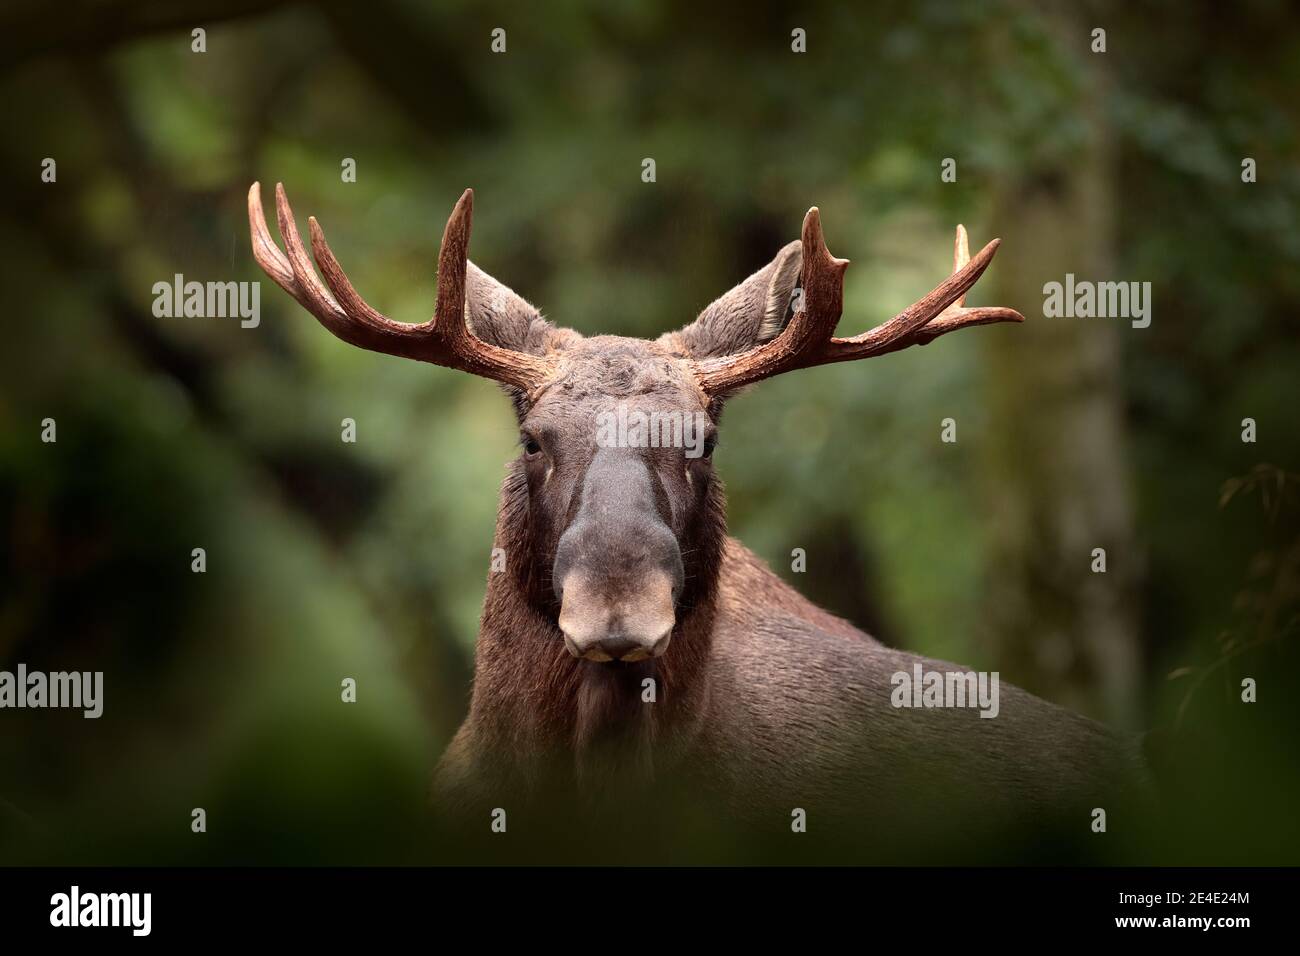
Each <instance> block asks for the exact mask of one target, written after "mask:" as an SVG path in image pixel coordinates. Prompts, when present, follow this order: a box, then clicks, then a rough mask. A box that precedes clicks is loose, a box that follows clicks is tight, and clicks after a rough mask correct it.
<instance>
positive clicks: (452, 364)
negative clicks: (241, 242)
mask: <svg viewBox="0 0 1300 956" xmlns="http://www.w3.org/2000/svg"><path fill="white" fill-rule="evenodd" d="M275 206H276V218H277V219H278V221H279V225H280V236H281V238H283V239H284V245H285V249H286V250H287V252H288V256H287V257H286V255H285V254H284V253H283V252H281V251H280V249H279V248H278V247H277V246H276V244H275V241H274V240H273V239H272V238H271V234H270V232H268V230H267V228H266V217H265V215H264V214H263V212H262V186H261V183H253V185H252V186H251V187H250V188H249V190H248V225H249V229H250V230H251V232H252V239H253V258H255V259H256V260H257V264H258V265H260V266H261V267H262V269H263V271H265V272H266V274H267V275H268V276H270V277H271V278H272V279H273V280H274V281H275V283H276V284H277V285H279V286H280V288H282V289H284V291H285V292H288V293H289V294H290V295H291V296H293V297H294V298H295V299H297V300H298V302H299V304H300V305H302V306H303V308H305V309H306V310H307V311H308V312H310V313H311V314H312V315H314V316H316V318H317V319H319V320H320V323H321V325H323V326H325V328H327V329H329V330H330V331H331V332H333V333H334V334H335V335H337V336H338V337H339V338H341V339H342V340H343V341H345V342H348V343H350V344H352V345H357V346H360V347H361V348H363V349H369V350H370V351H372V352H383V353H385V354H388V355H400V356H402V357H404V358H412V359H417V360H418V361H421V362H429V363H431V364H433V365H443V366H446V367H447V368H455V369H460V370H461V371H462V372H469V373H470V374H471V375H478V376H481V377H483V378H490V379H492V380H494V381H497V382H501V383H503V384H505V385H512V386H514V387H515V388H519V389H522V390H524V391H526V392H528V391H532V390H534V389H536V388H538V387H539V386H541V385H542V384H543V383H545V382H546V380H547V379H548V378H549V377H550V376H551V374H552V372H553V368H554V366H553V364H552V362H551V361H550V360H548V359H545V358H540V357H538V356H535V355H528V354H525V353H523V352H515V351H513V350H511V349H503V348H501V347H499V346H496V345H492V344H490V343H487V342H484V341H483V340H482V339H480V338H479V337H478V336H476V335H475V334H474V333H473V332H472V331H471V330H470V328H469V326H468V324H467V323H466V321H465V271H466V269H467V262H468V258H467V256H468V252H469V231H470V220H471V218H472V212H473V206H474V191H473V190H472V189H467V190H465V192H464V194H463V195H462V196H461V197H460V200H459V201H458V202H457V203H456V207H455V208H454V209H453V210H452V211H451V217H450V218H449V219H448V220H447V227H446V229H444V230H443V233H442V248H441V249H440V250H439V252H438V301H437V305H436V307H435V309H434V316H433V318H432V319H430V320H429V321H428V322H425V323H422V324H420V325H407V324H406V323H403V322H394V321H393V320H392V319H390V318H388V317H387V316H385V315H382V314H381V313H379V312H376V311H375V310H374V309H372V308H371V307H370V306H369V305H368V304H367V303H366V302H365V300H364V299H362V298H361V296H359V295H358V294H357V291H356V290H355V289H354V288H352V283H351V282H349V281H348V277H347V275H346V274H344V272H343V267H342V266H340V265H339V263H338V260H337V259H335V258H334V253H333V252H332V251H331V250H330V247H329V244H328V243H327V242H326V241H325V233H323V232H322V231H321V228H320V226H319V225H318V224H317V223H316V219H315V218H314V217H310V218H308V220H307V222H308V225H309V226H310V228H311V248H312V252H313V253H315V255H316V262H317V263H318V264H319V265H320V270H321V273H322V274H323V275H324V276H325V283H324V284H323V285H322V283H321V280H320V277H319V276H317V274H316V270H315V269H314V268H313V267H312V264H311V260H310V259H309V258H308V257H307V250H306V249H305V248H303V244H302V239H301V238H300V237H299V235H298V226H297V224H296V223H295V222H294V218H293V210H292V209H290V208H289V200H288V199H287V198H286V197H285V194H284V186H283V185H282V184H280V183H276V186H275ZM326 286H328V288H326Z"/></svg>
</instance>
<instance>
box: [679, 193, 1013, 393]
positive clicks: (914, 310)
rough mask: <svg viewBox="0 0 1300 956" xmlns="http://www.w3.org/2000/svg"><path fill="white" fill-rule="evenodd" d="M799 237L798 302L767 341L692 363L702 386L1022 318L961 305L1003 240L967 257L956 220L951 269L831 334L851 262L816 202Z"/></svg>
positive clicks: (729, 387)
mask: <svg viewBox="0 0 1300 956" xmlns="http://www.w3.org/2000/svg"><path fill="white" fill-rule="evenodd" d="M802 241H803V309H802V310H801V311H799V312H797V313H795V316H794V318H792V319H791V320H790V323H789V324H788V325H787V326H786V327H785V329H784V330H783V331H782V332H781V334H780V335H778V336H777V337H776V338H774V339H772V340H771V341H770V342H766V343H764V344H763V345H760V346H758V347H757V348H754V349H750V350H749V351H748V352H742V353H740V354H739V355H729V356H725V357H722V358H711V359H701V360H699V361H696V362H694V363H693V368H694V372H695V376H696V378H697V379H698V380H699V383H700V387H701V388H703V389H704V391H705V392H706V393H708V394H710V395H720V394H724V393H726V392H731V391H734V390H735V389H738V388H740V387H742V386H744V385H749V384H751V383H753V382H759V381H762V380H763V379H765V378H771V377H772V376H773V375H780V374H781V373H782V372H789V371H793V370H794V369H799V368H810V367H812V366H814V365H829V364H830V363H832V362H851V361H855V360H857V359H864V358H872V357H873V356H876V355H884V354H886V353H888V352H896V351H898V350H899V349H905V348H908V347H909V346H912V345H925V344H926V343H927V342H930V341H932V340H933V339H936V338H938V337H939V336H941V335H946V334H947V333H949V332H954V331H956V330H957V329H962V328H966V327H967V326H970V325H989V324H992V323H994V322H1023V321H1024V320H1025V317H1024V316H1023V315H1021V314H1020V313H1019V312H1017V311H1016V310H1015V309H1007V308H1003V307H1001V306H991V307H987V308H973V309H968V308H966V307H965V301H966V293H967V292H969V291H970V288H971V286H973V285H974V284H975V283H976V282H977V281H978V280H979V277H980V276H981V275H983V273H984V270H985V269H987V268H988V264H989V263H990V262H991V261H992V260H993V254H994V253H996V252H997V250H998V245H999V243H1000V242H1001V240H1000V239H994V240H993V241H992V242H990V243H989V244H988V245H987V246H985V247H984V248H983V249H981V250H980V251H979V254H978V255H977V256H975V258H974V259H972V258H971V257H970V249H969V247H968V245H967V239H966V229H965V227H964V226H958V227H957V239H956V242H955V244H954V247H953V272H952V275H951V276H949V277H948V278H947V279H945V280H944V281H943V282H942V283H940V284H939V285H938V286H937V287H936V288H935V289H934V290H933V291H932V292H930V293H929V294H928V295H927V296H925V297H924V298H923V299H921V300H919V301H918V302H915V303H913V304H912V305H910V306H908V307H907V308H906V309H904V310H903V311H902V312H900V313H898V315H896V316H894V317H893V318H892V319H890V320H889V321H888V322H885V323H883V324H881V325H878V326H876V327H875V328H874V329H872V330H871V331H869V332H863V333H862V334H861V335H855V336H853V337H852V338H847V339H841V338H836V337H835V326H836V325H837V324H838V323H839V320H840V313H841V312H842V311H843V308H844V270H845V269H846V268H847V267H848V264H849V261H848V260H847V259H837V258H836V257H835V256H832V255H831V254H830V251H829V250H828V249H827V248H826V241H825V239H824V238H823V237H822V226H821V214H820V213H819V212H818V210H817V207H816V206H814V207H813V208H812V209H809V210H808V215H806V216H805V217H804V220H803V237H802Z"/></svg>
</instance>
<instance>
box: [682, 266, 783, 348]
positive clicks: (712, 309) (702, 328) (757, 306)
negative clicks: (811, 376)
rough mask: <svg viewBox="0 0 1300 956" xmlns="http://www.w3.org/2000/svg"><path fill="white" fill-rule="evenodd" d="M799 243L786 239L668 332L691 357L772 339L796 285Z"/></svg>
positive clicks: (777, 331) (781, 321)
mask: <svg viewBox="0 0 1300 956" xmlns="http://www.w3.org/2000/svg"><path fill="white" fill-rule="evenodd" d="M802 260H803V256H802V247H801V246H800V244H799V243H798V242H792V243H790V244H789V245H787V246H785V247H784V248H782V249H781V251H780V252H778V253H777V254H776V258H775V259H773V260H772V261H771V262H769V263H768V264H767V265H765V266H764V267H763V268H761V269H759V270H758V271H757V272H755V273H754V274H753V275H752V276H750V277H749V278H748V279H746V280H745V281H744V282H742V283H740V285H738V286H736V287H735V288H734V289H732V290H731V291H730V292H728V293H727V294H726V295H724V296H722V297H721V298H719V299H717V300H715V301H714V302H713V303H711V304H710V305H709V306H707V307H706V308H705V309H704V311H703V312H701V313H700V315H699V318H697V319H696V320H695V321H694V322H692V323H691V324H690V325H688V326H686V327H685V328H684V329H682V330H681V331H679V332H676V333H674V336H675V339H676V343H675V344H677V345H678V346H679V347H680V348H682V349H683V350H684V351H685V352H686V354H687V355H688V356H689V357H690V358H693V359H704V358H714V357H716V356H721V355H735V354H737V353H739V352H747V351H749V350H750V349H752V348H754V347H755V346H756V345H760V344H762V343H763V342H766V341H768V340H770V339H774V338H776V336H777V335H778V334H780V332H781V330H782V329H783V328H785V326H786V323H787V322H789V321H790V316H791V312H790V301H791V299H792V298H793V296H794V292H795V289H796V288H797V287H798V285H799V271H800V267H801V266H802V264H803V261H802Z"/></svg>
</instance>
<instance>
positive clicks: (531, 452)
mask: <svg viewBox="0 0 1300 956" xmlns="http://www.w3.org/2000/svg"><path fill="white" fill-rule="evenodd" d="M541 453H542V446H541V444H540V443H539V442H538V441H537V439H536V438H533V437H532V436H531V435H525V436H524V454H525V455H527V456H528V457H529V458H536V457H537V456H538V455H540V454H541Z"/></svg>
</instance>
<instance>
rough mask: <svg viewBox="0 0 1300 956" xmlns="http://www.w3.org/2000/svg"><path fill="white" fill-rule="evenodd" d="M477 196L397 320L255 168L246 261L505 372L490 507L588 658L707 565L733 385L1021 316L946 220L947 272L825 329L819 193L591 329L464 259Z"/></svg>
mask: <svg viewBox="0 0 1300 956" xmlns="http://www.w3.org/2000/svg"><path fill="white" fill-rule="evenodd" d="M472 207H473V192H472V191H471V190H466V191H465V192H464V194H463V195H462V196H461V197H460V199H459V201H458V202H457V203H456V205H455V208H454V209H453V210H452V213H451V217H450V219H449V220H448V222H447V225H446V228H445V230H444V231H443V236H442V247H441V251H440V253H439V256H438V276H437V283H438V285H437V305H436V309H435V312H434V316H433V318H432V319H430V320H429V321H428V322H425V323H423V324H420V325H408V324H404V323H401V322H395V321H393V320H392V319H389V318H388V317H386V316H384V315H382V314H380V313H379V312H377V311H375V310H374V309H372V308H371V307H370V306H369V305H367V304H366V302H365V301H364V300H363V299H362V298H361V297H360V296H359V295H358V294H357V292H356V290H355V289H353V287H352V284H351V283H350V282H349V281H348V278H347V276H346V275H345V274H344V272H343V269H342V268H341V267H340V265H339V263H338V260H337V259H335V257H334V254H333V252H331V250H330V247H329V245H328V243H327V242H326V241H325V235H324V233H323V232H322V231H321V228H320V226H319V225H318V224H317V222H316V220H315V219H314V218H311V219H309V220H308V222H309V225H310V231H311V246H312V251H313V252H314V254H315V260H316V264H317V265H318V266H319V269H320V274H319V275H318V274H317V271H316V269H315V268H313V266H312V264H311V260H310V259H309V258H308V255H307V252H306V250H305V248H304V246H303V243H302V240H301V238H300V237H299V234H298V229H297V225H296V223H295V221H294V216H293V212H292V210H291V209H290V207H289V203H288V200H287V199H286V197H285V192H284V188H283V187H282V186H280V185H277V186H276V211H277V217H278V220H279V229H280V235H281V237H282V238H283V240H284V244H285V252H281V250H280V249H279V248H278V247H277V246H276V244H275V242H274V241H273V240H272V239H271V237H270V234H269V232H268V230H267V226H266V221H265V217H264V215H263V211H262V203H261V193H260V186H259V184H257V183H254V184H253V186H252V187H251V189H250V190H249V194H248V211H249V222H250V227H251V230H252V242H253V253H254V256H255V257H256V260H257V262H258V264H259V265H260V266H261V267H262V269H264V270H265V271H266V273H267V274H268V275H269V276H270V277H271V278H272V279H273V280H274V281H275V282H276V283H277V284H278V285H280V286H281V287H282V288H283V289H284V290H285V291H286V292H288V293H289V294H290V295H291V296H293V297H294V298H295V299H296V300H297V301H298V302H299V303H301V304H302V305H303V307H305V308H306V309H307V310H308V311H309V312H311V313H312V315H314V316H316V318H317V319H319V320H320V322H321V324H322V325H324V326H325V327H326V328H327V329H329V331H331V332H332V333H334V335H336V336H338V337H339V338H341V339H343V340H344V341H345V342H349V343H351V344H352V345H357V346H360V347H361V348H365V349H370V350H372V351H375V352H383V353H387V354H389V355H397V356H402V357H405V358H411V359H417V360H419V361H423V362H428V363H430V364H433V365H442V366H446V367H448V368H455V369H460V370H461V371H464V372H469V373H471V374H473V375H478V376H482V377H484V378H489V379H492V380H494V381H496V382H498V383H500V384H501V385H502V386H503V387H504V388H505V389H506V391H507V392H508V394H509V395H510V396H511V398H512V399H513V401H514V407H515V412H516V416H517V418H518V423H519V430H520V445H521V448H520V454H519V456H518V458H517V459H516V460H515V461H514V462H513V464H512V466H511V469H510V477H509V478H508V479H507V482H506V490H505V492H504V495H503V501H502V511H503V514H506V513H509V514H512V515H514V516H515V518H516V519H517V520H516V521H515V523H514V524H513V525H512V527H516V528H517V529H518V531H519V534H520V536H521V537H522V538H523V540H522V541H510V542H508V545H509V546H510V547H511V548H514V549H516V550H518V549H520V548H522V550H523V551H524V553H525V554H526V555H527V556H528V560H526V561H523V562H520V563H519V568H518V571H517V573H518V582H519V586H520V588H521V590H522V592H523V593H524V595H525V597H526V600H527V602H528V604H530V605H531V607H532V609H533V611H534V612H535V613H536V614H537V615H539V616H540V617H541V618H545V619H548V620H549V621H550V622H551V625H552V627H551V633H554V629H555V628H556V627H558V631H559V634H560V635H562V640H563V646H564V648H565V649H567V651H568V653H569V654H570V655H572V656H573V657H574V658H577V659H581V660H585V661H588V662H593V663H595V664H598V665H609V664H616V663H617V662H622V663H624V664H635V663H637V662H641V661H647V660H652V659H658V658H662V657H663V656H664V655H666V654H669V655H671V654H672V653H673V652H672V650H671V648H672V645H673V643H674V642H673V635H674V633H675V630H676V629H677V627H678V625H679V623H680V621H681V618H682V616H683V612H684V611H687V610H689V609H691V608H692V607H694V606H695V605H696V604H697V603H698V602H700V601H701V600H702V598H703V597H704V596H705V594H706V592H707V591H708V589H709V587H710V585H711V582H712V581H713V579H714V576H715V575H716V564H717V558H718V551H719V548H720V547H721V546H722V541H723V539H724V537H725V516H724V505H723V497H722V492H721V486H720V483H719V481H718V479H717V478H716V477H715V475H714V473H713V468H712V464H711V461H710V457H711V453H712V449H713V447H714V445H715V443H716V441H717V429H718V421H719V416H720V413H721V410H722V406H723V403H724V401H725V400H726V399H727V398H728V397H729V396H731V395H733V394H734V393H736V392H737V391H738V390H740V389H742V388H743V387H745V386H747V385H751V384H753V383H755V382H758V381H761V380H763V379H766V378H770V377H772V376H774V375H779V374H781V373H783V372H788V371H792V370H795V369H801V368H809V367H811V366H815V365H823V364H827V363H831V362H848V361H855V360H858V359H866V358H872V357H874V356H877V355H883V354H885V353H888V352H893V351H896V350H898V349H903V348H907V347H909V346H912V345H923V344H925V343H927V342H929V341H931V340H933V339H935V338H937V337H938V336H940V335H944V334H946V333H948V332H952V331H955V330H957V329H961V328H965V327H967V326H972V325H984V324H988V323H994V322H1008V321H1012V322H1019V321H1022V317H1021V316H1020V315H1019V313H1017V312H1015V311H1014V310H1012V309H1007V308H996V307H994V308H966V307H965V305H964V301H965V296H966V293H967V291H968V290H969V289H970V288H971V286H973V285H974V284H975V282H976V280H978V279H979V277H980V275H981V274H982V273H983V272H984V270H985V268H986V267H987V266H988V264H989V262H990V260H991V259H992V258H993V255H994V253H995V252H996V250H997V247H998V240H996V239H994V240H993V241H992V242H990V243H989V244H988V245H987V246H985V247H984V248H983V249H982V250H981V251H980V252H979V254H978V255H976V256H975V257H974V258H971V257H970V255H969V252H968V249H967V240H966V232H965V230H964V229H963V228H962V227H961V226H958V227H957V239H956V245H955V251H954V263H953V273H952V274H951V275H950V276H949V277H948V278H947V279H946V280H945V281H944V282H942V283H941V284H940V285H939V286H938V287H936V288H935V289H934V290H933V291H932V292H930V293H929V294H928V295H926V296H925V297H924V298H922V299H921V300H920V301H918V302H916V303H915V304H914V305H912V306H910V307H908V308H907V309H905V310H904V311H903V312H901V313H899V314H898V315H897V316H895V317H894V318H892V319H890V320H889V321H888V322H885V323H884V324H882V325H880V326H878V327H876V328H874V329H872V330H870V331H868V332H864V333H862V334H860V335H856V336H853V337H851V338H837V337H835V335H834V332H835V327H836V324H837V322H838V320H839V318H840V312H841V308H842V304H843V282H844V271H845V268H846V266H847V265H848V261H847V260H845V259H838V258H836V257H834V256H832V255H831V254H830V252H829V251H828V250H827V248H826V243H825V242H824V240H823V238H822V227H821V218H820V215H819V213H818V210H817V209H816V208H815V207H814V208H812V209H810V210H809V211H808V213H807V215H806V216H805V217H804V222H803V232H802V238H801V239H800V240H799V241H797V242H792V243H790V244H789V245H787V246H785V247H784V248H783V249H781V250H780V252H779V253H778V254H777V256H776V258H775V259H773V260H772V262H771V263H769V264H768V265H767V266H765V267H764V268H762V269H760V270H759V271H758V272H755V273H754V274H753V275H752V276H750V277H749V278H748V279H746V280H745V281H744V282H742V283H741V284H740V285H738V286H736V287H735V288H734V289H732V290H731V291H730V292H728V293H727V294H726V295H724V296H722V297H721V298H719V299H718V300H717V301H715V302H714V303H712V304H711V305H709V306H708V307H707V308H706V309H705V310H704V311H703V312H702V313H701V314H700V315H699V317H698V318H697V319H696V320H695V321H694V322H692V323H691V324H689V325H687V326H686V327H684V328H682V329H680V330H679V331H676V332H669V333H667V334H665V335H663V336H662V337H660V338H659V339H656V340H654V341H648V340H643V339H636V338H624V337H621V336H611V335H598V336H593V337H584V336H582V335H579V334H578V333H576V332H573V331H572V330H569V329H564V328H560V327H557V326H555V325H552V324H551V323H550V322H548V321H547V320H545V319H543V318H542V316H541V313H540V312H538V310H537V309H536V308H534V307H533V306H532V305H530V304H529V303H528V302H526V301H524V299H522V298H521V297H519V296H518V295H516V294H515V293H514V292H512V291H511V290H510V289H509V288H507V287H506V286H504V285H502V284H501V283H499V282H497V281H496V280H494V279H493V278H491V277H490V276H488V275H487V274H486V273H484V272H482V271H481V270H479V269H478V268H477V267H476V266H474V265H473V264H471V263H470V262H469V261H468V259H467V250H468V246H469V235H470V220H471V212H472ZM321 277H323V279H324V281H323V282H322V278H321ZM697 650H698V649H697ZM679 653H684V652H679Z"/></svg>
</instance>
